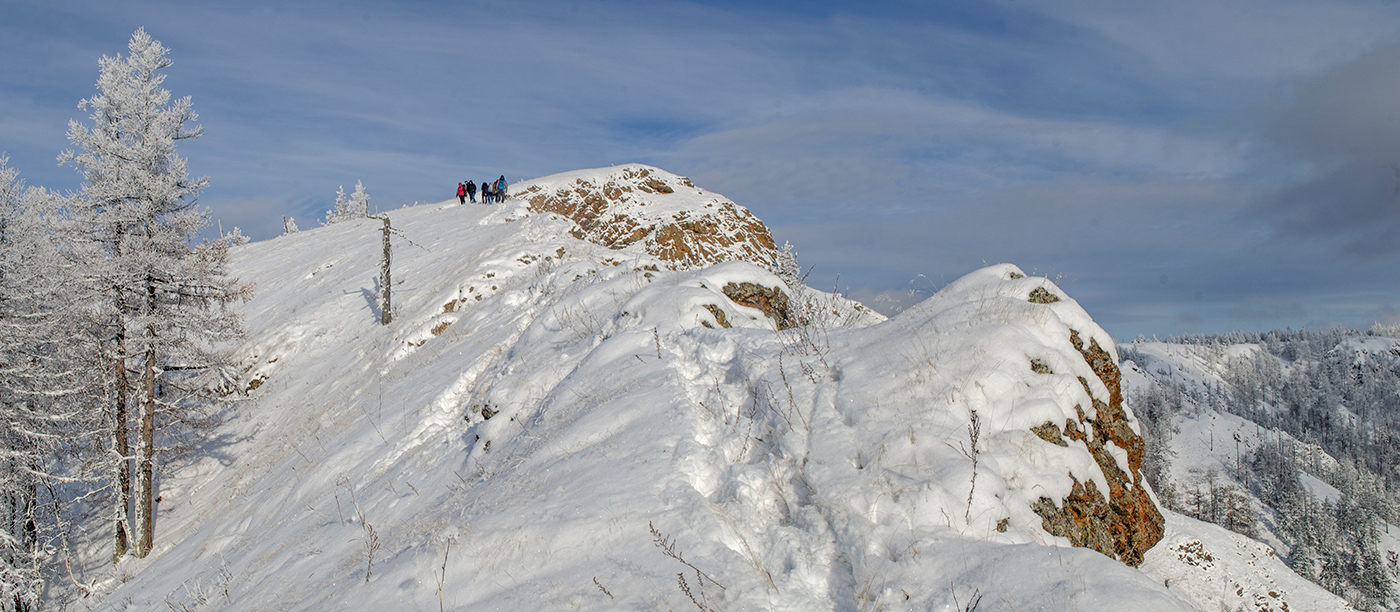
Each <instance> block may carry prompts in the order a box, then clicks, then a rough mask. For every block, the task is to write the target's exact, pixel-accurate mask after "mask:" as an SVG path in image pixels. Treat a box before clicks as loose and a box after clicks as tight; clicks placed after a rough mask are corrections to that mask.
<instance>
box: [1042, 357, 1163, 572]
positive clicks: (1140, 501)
mask: <svg viewBox="0 0 1400 612" xmlns="http://www.w3.org/2000/svg"><path fill="white" fill-rule="evenodd" d="M1069 340H1070V343H1071V344H1073V345H1074V348H1075V349H1077V350H1078V351H1079V353H1080V354H1081V355H1083V356H1084V361H1085V362H1086V363H1088V364H1089V367H1090V368H1092V369H1093V371H1094V374H1095V375H1096V376H1097V377H1098V379H1099V380H1100V381H1102V382H1103V384H1104V387H1106V388H1107V389H1108V401H1106V402H1105V401H1103V400H1102V399H1100V398H1097V397H1094V394H1093V392H1092V391H1091V390H1090V386H1089V381H1088V380H1086V379H1084V378H1082V377H1081V378H1080V379H1079V382H1080V384H1082V385H1083V386H1084V391H1085V392H1086V393H1088V395H1089V398H1090V400H1091V401H1092V402H1093V408H1094V416H1093V418H1090V417H1087V416H1086V415H1085V414H1084V410H1083V409H1082V408H1080V407H1079V406H1076V407H1075V408H1076V411H1077V412H1078V413H1079V414H1078V421H1077V422H1076V421H1075V420H1073V419H1067V420H1066V421H1065V435H1066V436H1067V437H1069V438H1070V439H1071V440H1074V441H1080V442H1083V443H1084V444H1085V446H1087V447H1088V448H1089V453H1090V454H1091V455H1093V457H1094V461H1095V462H1096V463H1098V465H1099V468H1100V469H1101V470H1102V471H1103V475H1104V479H1105V480H1106V481H1107V482H1108V491H1107V497H1105V495H1104V492H1103V491H1099V490H1098V485H1096V484H1095V483H1094V481H1093V480H1088V479H1086V480H1085V481H1084V482H1080V479H1079V478H1076V477H1075V476H1074V475H1073V474H1071V475H1070V478H1072V479H1073V480H1074V487H1073V489H1072V490H1071V492H1070V494H1069V495H1068V496H1066V497H1065V498H1064V499H1063V500H1061V501H1060V503H1059V504H1056V503H1055V501H1054V500H1051V499H1050V498H1048V497H1042V498H1040V499H1039V500H1038V501H1037V502H1036V503H1035V504H1034V505H1033V506H1032V509H1033V510H1035V512H1036V514H1039V515H1040V518H1041V522H1042V527H1044V529H1045V530H1046V531H1048V532H1050V533H1052V534H1055V535H1057V536H1063V537H1065V538H1069V541H1070V542H1071V543H1073V544H1074V545H1075V546H1083V547H1086V548H1092V549H1094V550H1097V551H1099V552H1101V553H1103V554H1105V555H1108V556H1110V557H1113V558H1115V559H1118V560H1119V561H1122V562H1123V563H1126V564H1128V565H1133V566H1136V565H1138V564H1141V563H1142V556H1143V553H1145V552H1147V549H1149V548H1152V546H1153V545H1154V544H1156V543H1157V542H1158V541H1159V540H1161V539H1162V532H1163V525H1164V523H1165V520H1164V519H1163V518H1162V513H1161V512H1160V511H1159V510H1158V509H1157V506H1156V505H1155V504H1153V503H1152V497H1151V496H1150V495H1149V494H1148V493H1147V487H1146V486H1145V485H1144V481H1143V477H1142V458H1143V441H1142V437H1141V436H1139V435H1138V434H1137V433H1136V432H1134V431H1133V429H1132V427H1131V426H1129V424H1128V414H1127V412H1126V411H1125V410H1124V409H1123V393H1122V373H1121V372H1120V371H1119V370H1118V366H1117V365H1116V364H1114V363H1113V357H1112V356H1111V355H1109V354H1108V352H1107V351H1105V350H1104V349H1103V347H1100V346H1099V344H1098V342H1097V341H1095V340H1093V339H1092V338H1091V339H1090V340H1089V346H1087V347H1086V346H1084V341H1083V340H1081V339H1080V337H1079V333H1078V332H1076V331H1073V330H1071V331H1070V337H1069ZM1035 431H1036V434H1037V435H1039V436H1041V437H1042V438H1047V439H1049V436H1050V435H1051V431H1053V430H1051V428H1048V427H1045V426H1041V427H1040V428H1039V429H1038V430H1035ZM1055 433H1058V432H1055ZM1091 434H1092V435H1091ZM1051 441H1052V442H1053V440H1051ZM1108 444H1112V445H1114V446H1117V447H1118V448H1120V449H1122V450H1123V451H1124V452H1126V454H1127V456H1128V471H1127V472H1125V471H1124V470H1123V468H1122V467H1121V466H1120V465H1119V464H1118V461H1117V460H1115V459H1114V457H1113V455H1112V454H1111V453H1110V452H1109V451H1108V448H1107V445H1108Z"/></svg>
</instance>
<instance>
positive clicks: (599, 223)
mask: <svg viewBox="0 0 1400 612" xmlns="http://www.w3.org/2000/svg"><path fill="white" fill-rule="evenodd" d="M511 197H512V198H519V199H521V200H523V201H524V202H525V203H526V205H527V206H528V207H529V208H530V210H531V211H533V212H552V213H557V214H559V215H562V216H564V217H566V218H568V219H570V220H572V221H573V222H574V223H576V224H578V228H577V229H576V230H575V231H574V237H576V238H579V239H581V240H587V241H589V242H592V243H594V244H600V245H603V246H606V247H608V248H611V249H617V250H622V249H641V250H642V251H644V252H646V253H649V254H651V255H654V256H656V257H658V258H660V259H662V260H663V261H666V262H668V263H669V264H670V267H671V268H673V269H683V268H697V267H703V266H707V265H711V264H716V263H720V262H723V261H735V260H743V261H750V262H753V263H757V264H760V265H767V264H768V263H769V262H771V261H773V260H774V258H776V256H777V250H776V249H775V247H774V244H773V235H772V234H771V233H769V231H768V227H767V226H765V225H764V224H763V222H762V221H759V220H758V218H757V217H755V216H753V215H752V214H750V213H749V211H748V209H746V208H744V207H742V206H739V205H737V204H735V203H734V202H731V201H730V200H729V199H728V198H725V197H724V196H721V195H719V194H715V193H710V192H707V191H705V190H704V189H700V188H698V187H696V186H695V185H694V184H692V183H691V182H690V179H688V178H685V177H683V176H676V175H674V174H671V173H670V172H666V171H665V170H661V169H659V168H653V167H651V166H644V165H640V164H628V165H624V166H616V167H613V168H601V169H597V170H580V171H575V172H567V173H564V174H556V175H553V176H547V177H544V178H540V179H535V180H532V181H527V182H525V183H521V184H519V185H516V186H514V187H513V188H512V190H511Z"/></svg>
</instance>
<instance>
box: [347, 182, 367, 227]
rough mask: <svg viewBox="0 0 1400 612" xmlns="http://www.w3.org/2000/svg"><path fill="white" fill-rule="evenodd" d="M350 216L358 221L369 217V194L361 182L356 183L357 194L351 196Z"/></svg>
mask: <svg viewBox="0 0 1400 612" xmlns="http://www.w3.org/2000/svg"><path fill="white" fill-rule="evenodd" d="M350 216H351V217H352V218H357V219H358V218H361V217H368V216H369V194H368V193H365V186H364V184H362V183H360V181H355V193H352V194H350Z"/></svg>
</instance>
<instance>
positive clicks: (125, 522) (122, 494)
mask: <svg viewBox="0 0 1400 612" xmlns="http://www.w3.org/2000/svg"><path fill="white" fill-rule="evenodd" d="M115 363H116V365H115V369H116V377H117V389H116V391H117V401H116V405H115V406H114V408H115V410H114V412H115V414H114V418H113V420H114V421H115V422H114V423H113V424H112V438H113V440H112V442H113V446H114V447H115V450H116V451H117V499H116V503H115V504H114V505H115V507H116V516H115V517H113V520H114V521H115V522H116V540H115V541H114V542H113V546H112V563H114V564H115V563H116V562H117V561H119V560H121V558H122V557H124V556H126V550H127V547H128V546H129V545H130V541H131V538H130V536H129V533H130V521H129V514H128V513H129V512H130V510H131V497H130V496H131V444H130V442H129V441H128V440H127V429H126V399H127V398H126V390H127V380H126V334H125V333H124V332H117V359H116V362H115Z"/></svg>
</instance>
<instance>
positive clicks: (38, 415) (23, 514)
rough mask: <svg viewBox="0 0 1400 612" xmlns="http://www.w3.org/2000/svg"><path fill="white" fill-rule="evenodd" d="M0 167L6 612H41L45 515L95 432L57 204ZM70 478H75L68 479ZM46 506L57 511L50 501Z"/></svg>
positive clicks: (0, 437)
mask: <svg viewBox="0 0 1400 612" xmlns="http://www.w3.org/2000/svg"><path fill="white" fill-rule="evenodd" d="M6 161H7V160H6V159H5V158H4V157H0V466H3V467H0V610H5V611H10V610H30V609H37V606H38V601H39V597H40V594H41V593H42V583H41V580H40V578H41V567H40V565H41V563H42V561H43V560H44V558H45V556H46V554H47V553H46V551H45V549H44V548H43V547H42V546H41V544H42V543H43V542H44V541H53V537H52V536H55V535H59V536H61V535H62V534H55V533H52V531H53V528H54V526H55V521H54V520H52V519H53V516H52V514H51V513H49V512H46V511H45V510H42V509H41V508H53V507H54V506H53V504H49V503H45V496H46V495H47V494H51V493H52V491H53V490H54V489H53V486H52V485H53V483H54V481H55V479H56V478H55V474H57V473H58V472H60V471H65V470H64V468H65V466H63V465H61V464H60V463H59V458H61V457H71V456H74V455H75V454H76V451H79V450H81V448H80V445H81V444H82V443H83V442H84V441H88V440H90V439H91V437H90V436H89V435H88V434H89V433H90V432H91V431H93V430H94V429H95V425H96V424H95V423H94V422H93V419H92V414H91V412H90V411H83V410H82V407H83V406H84V404H83V403H82V400H83V399H84V398H86V397H90V395H89V394H88V393H87V392H88V391H90V390H91V384H90V380H89V378H88V377H86V376H84V373H85V368H84V367H83V363H84V359H85V352H84V351H85V349H87V348H88V347H87V346H86V345H85V344H84V342H83V334H82V333H81V322H82V316H81V312H80V311H81V309H82V305H81V304H80V303H77V302H75V301H74V300H73V299H71V298H72V293H71V292H70V290H69V289H70V288H69V284H68V283H67V282H66V280H67V278H68V276H69V272H68V269H67V268H66V267H65V262H66V260H65V257H64V256H63V254H64V250H65V249H63V248H62V246H61V244H60V242H59V240H60V239H61V238H62V229H63V226H62V221H63V216H62V214H61V210H60V209H59V204H60V198H58V197H56V196H55V195H53V194H51V193H49V192H47V191H44V190H42V189H24V186H23V183H22V182H20V181H19V179H18V175H17V173H16V172H15V171H14V170H12V169H10V168H8V167H6V165H7V164H6ZM66 471H67V472H68V473H69V474H73V473H74V472H73V471H72V470H66ZM49 501H52V499H51V498H50V499H49Z"/></svg>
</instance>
